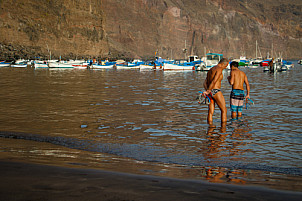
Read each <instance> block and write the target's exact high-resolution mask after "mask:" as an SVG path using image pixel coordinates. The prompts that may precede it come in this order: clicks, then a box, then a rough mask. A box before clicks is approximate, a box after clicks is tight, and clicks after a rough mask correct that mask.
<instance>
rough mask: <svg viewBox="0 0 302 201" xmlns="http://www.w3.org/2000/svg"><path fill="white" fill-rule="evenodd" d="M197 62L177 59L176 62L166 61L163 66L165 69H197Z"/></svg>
mask: <svg viewBox="0 0 302 201" xmlns="http://www.w3.org/2000/svg"><path fill="white" fill-rule="evenodd" d="M194 66H195V63H193V62H186V61H175V62H174V63H172V64H170V63H165V64H164V66H163V70H164V71H167V70H179V71H184V70H195V67H194Z"/></svg>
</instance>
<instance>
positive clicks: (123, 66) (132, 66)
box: [116, 62, 140, 69]
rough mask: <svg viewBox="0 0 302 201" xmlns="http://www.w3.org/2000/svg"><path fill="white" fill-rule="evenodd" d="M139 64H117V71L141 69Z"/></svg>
mask: <svg viewBox="0 0 302 201" xmlns="http://www.w3.org/2000/svg"><path fill="white" fill-rule="evenodd" d="M139 68H140V64H139V63H131V62H124V63H120V64H116V69H139Z"/></svg>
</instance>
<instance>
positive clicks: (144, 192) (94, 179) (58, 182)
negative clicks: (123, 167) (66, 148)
mask: <svg viewBox="0 0 302 201" xmlns="http://www.w3.org/2000/svg"><path fill="white" fill-rule="evenodd" d="M0 167H1V171H0V175H1V187H0V198H1V200H6V201H10V200H32V201H34V200H43V201H45V200H56V201H58V200H72V201H77V200H81V201H83V200H89V201H90V200H105V201H113V200H115V201H122V200H123V201H128V200H142V201H149V200H150V201H151V200H152V201H154V200H155V201H160V200H169V201H170V200H171V201H177V200H185V201H189V200H232V201H233V200H257V201H258V200H274V201H275V200H301V198H302V193H300V192H291V191H277V190H270V189H266V188H262V187H261V188H260V187H248V186H234V185H226V184H212V183H207V182H203V181H197V180H180V179H171V178H163V177H154V176H142V175H134V174H125V173H118V172H110V171H103V170H94V169H75V168H65V167H55V166H46V165H37V164H27V163H19V162H8V161H0Z"/></svg>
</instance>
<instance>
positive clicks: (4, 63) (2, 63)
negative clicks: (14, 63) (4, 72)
mask: <svg viewBox="0 0 302 201" xmlns="http://www.w3.org/2000/svg"><path fill="white" fill-rule="evenodd" d="M10 64H11V63H8V62H5V61H1V62H0V67H10Z"/></svg>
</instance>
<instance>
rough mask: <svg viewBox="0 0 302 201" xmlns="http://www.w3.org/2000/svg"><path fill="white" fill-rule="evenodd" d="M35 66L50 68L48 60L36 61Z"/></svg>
mask: <svg viewBox="0 0 302 201" xmlns="http://www.w3.org/2000/svg"><path fill="white" fill-rule="evenodd" d="M34 67H35V68H48V63H47V62H46V61H34Z"/></svg>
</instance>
